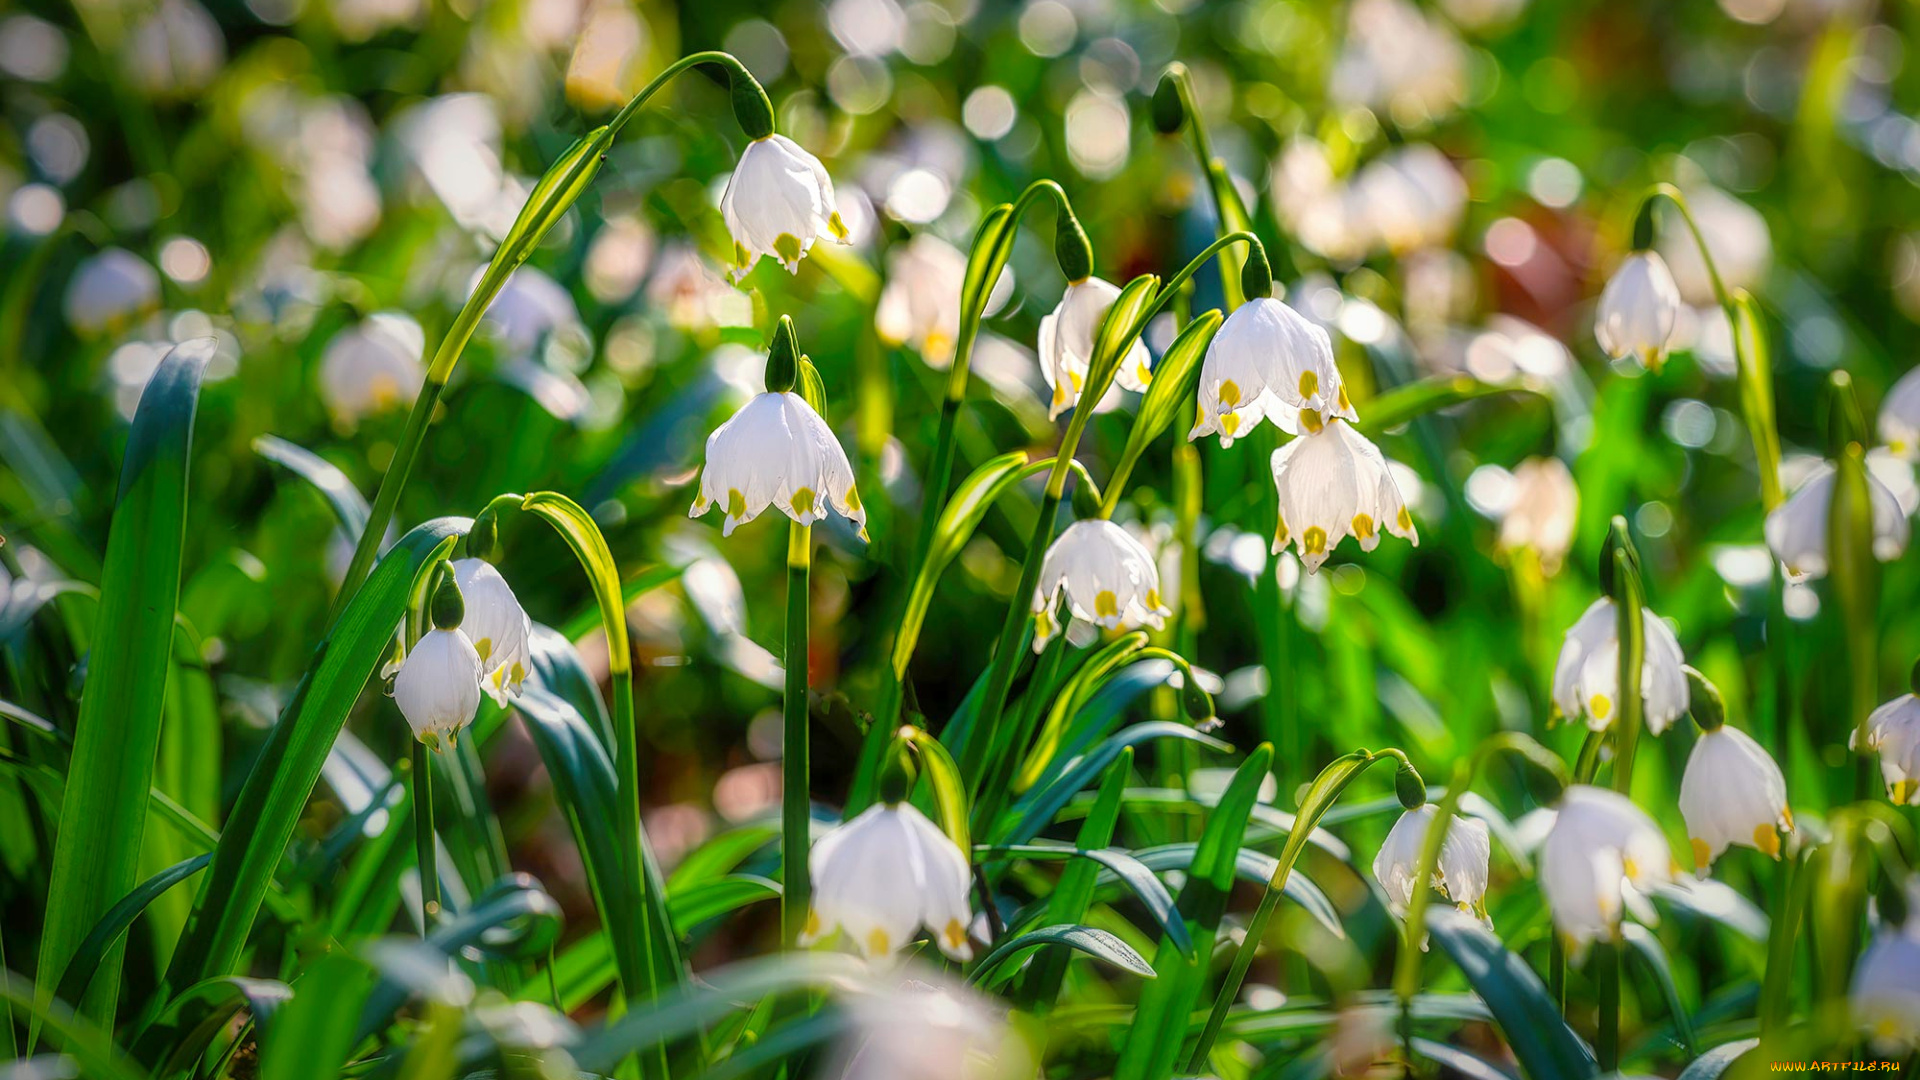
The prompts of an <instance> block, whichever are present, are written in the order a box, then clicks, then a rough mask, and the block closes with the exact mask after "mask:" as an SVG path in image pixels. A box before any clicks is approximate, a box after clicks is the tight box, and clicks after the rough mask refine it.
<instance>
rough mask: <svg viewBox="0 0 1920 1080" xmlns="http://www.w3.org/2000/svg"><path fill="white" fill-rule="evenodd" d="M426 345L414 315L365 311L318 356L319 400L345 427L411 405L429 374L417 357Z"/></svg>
mask: <svg viewBox="0 0 1920 1080" xmlns="http://www.w3.org/2000/svg"><path fill="white" fill-rule="evenodd" d="M426 346H427V338H426V334H425V333H424V332H422V331H421V329H420V324H419V323H417V322H415V321H413V319H412V318H410V317H408V316H406V315H401V314H399V313H397V312H391V311H383V312H379V313H377V314H374V315H369V316H368V317H367V318H366V319H365V320H363V321H362V322H361V323H359V325H357V326H350V327H348V328H346V329H345V330H342V331H340V332H339V333H337V334H335V335H333V338H332V339H331V340H329V341H328V342H327V347H326V350H325V351H323V352H322V353H321V354H320V400H321V401H323V402H325V403H326V406H327V411H328V412H330V413H332V414H333V418H334V420H335V422H337V423H339V424H341V425H343V426H351V425H353V424H355V423H358V422H359V421H360V420H361V419H362V418H364V417H367V416H371V415H373V414H375V413H379V412H384V411H385V410H387V409H390V408H393V407H395V406H400V405H411V404H412V403H413V398H414V395H415V394H417V393H419V391H420V384H421V382H422V381H424V380H425V379H426V376H427V368H426V364H425V363H423V362H422V360H421V357H422V356H423V355H424V353H425V351H426Z"/></svg>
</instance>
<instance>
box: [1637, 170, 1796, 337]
mask: <svg viewBox="0 0 1920 1080" xmlns="http://www.w3.org/2000/svg"><path fill="white" fill-rule="evenodd" d="M1686 199H1687V209H1688V210H1691V211H1692V212H1693V220H1694V221H1695V222H1696V223H1698V224H1699V226H1700V233H1701V235H1702V236H1704V237H1706V240H1707V250H1708V251H1710V252H1712V253H1713V265H1714V266H1715V267H1716V268H1717V269H1718V270H1719V271H1720V280H1721V281H1722V282H1723V283H1725V285H1726V287H1727V288H1729V289H1752V288H1755V287H1756V286H1758V285H1759V284H1760V283H1761V281H1762V279H1764V278H1765V277H1766V275H1767V270H1768V269H1769V268H1770V267H1771V266H1772V265H1773V239H1772V237H1771V236H1770V235H1769V234H1768V232H1767V219H1766V218H1764V217H1761V216H1760V211H1758V210H1755V209H1754V208H1753V207H1751V206H1748V205H1747V204H1746V203H1744V202H1741V201H1740V200H1739V199H1736V198H1734V197H1733V196H1731V195H1729V194H1727V193H1726V192H1724V191H1721V190H1720V189H1719V188H1716V187H1711V186H1709V185H1705V184H1700V185H1695V186H1691V187H1688V188H1687V189H1686ZM1669 220H1672V219H1669ZM1674 226H1675V227H1672V228H1668V229H1664V230H1662V231H1661V234H1660V243H1659V250H1660V254H1661V255H1663V256H1664V257H1665V258H1666V261H1667V267H1668V269H1670V270H1672V271H1673V280H1674V283H1675V284H1676V285H1678V286H1679V289H1680V296H1681V297H1682V298H1683V299H1685V300H1686V302H1687V303H1689V304H1693V305H1696V306H1700V307H1706V306H1708V305H1716V306H1717V305H1718V303H1719V298H1718V297H1716V296H1715V295H1714V292H1713V281H1712V279H1711V278H1709V277H1708V276H1707V264H1706V263H1705V262H1703V261H1701V258H1700V247H1699V245H1698V244H1695V243H1694V241H1693V231H1692V230H1691V229H1688V228H1686V227H1684V225H1681V224H1680V223H1679V222H1675V223H1674Z"/></svg>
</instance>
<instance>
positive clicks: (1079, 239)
mask: <svg viewBox="0 0 1920 1080" xmlns="http://www.w3.org/2000/svg"><path fill="white" fill-rule="evenodd" d="M1053 257H1054V259H1055V261H1057V262H1058V263H1059V264H1060V274H1061V276H1062V277H1065V278H1066V279H1067V282H1068V284H1073V283H1076V282H1081V281H1085V280H1087V279H1088V278H1090V277H1092V276H1093V243H1092V242H1091V241H1089V240H1088V239H1087V231H1086V230H1085V229H1083V228H1081V227H1080V219H1079V218H1077V217H1075V216H1074V215H1073V214H1071V213H1069V212H1068V211H1067V210H1066V209H1064V208H1062V209H1061V211H1060V218H1059V221H1058V222H1057V223H1056V224H1055V225H1054V229H1053Z"/></svg>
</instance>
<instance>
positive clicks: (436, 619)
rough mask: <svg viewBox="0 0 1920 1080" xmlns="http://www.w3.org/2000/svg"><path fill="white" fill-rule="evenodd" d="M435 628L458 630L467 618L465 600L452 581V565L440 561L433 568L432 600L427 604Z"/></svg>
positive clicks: (458, 587) (457, 586)
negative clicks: (436, 566)
mask: <svg viewBox="0 0 1920 1080" xmlns="http://www.w3.org/2000/svg"><path fill="white" fill-rule="evenodd" d="M429 611H430V613H431V614H432V616H433V625H434V629H436V630H458V629H460V624H461V623H463V622H465V621H466V618H467V602H466V600H464V599H463V598H462V597H461V596H460V586H459V585H457V584H455V583H454V580H453V567H451V566H448V565H447V564H446V563H444V562H443V563H441V564H440V565H439V566H438V568H436V569H435V570H434V587H433V600H432V602H431V604H430V605H429Z"/></svg>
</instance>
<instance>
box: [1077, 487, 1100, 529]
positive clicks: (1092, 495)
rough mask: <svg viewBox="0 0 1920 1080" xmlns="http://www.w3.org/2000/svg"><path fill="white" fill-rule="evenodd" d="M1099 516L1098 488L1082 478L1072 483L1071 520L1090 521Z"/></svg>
mask: <svg viewBox="0 0 1920 1080" xmlns="http://www.w3.org/2000/svg"><path fill="white" fill-rule="evenodd" d="M1099 516H1100V488H1099V487H1098V486H1096V485H1095V484H1094V482H1093V481H1092V480H1089V479H1087V478H1086V477H1084V476H1081V477H1076V478H1075V479H1074V482H1073V519H1074V520H1075V521H1092V520H1093V519H1095V518H1097V517H1099Z"/></svg>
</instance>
